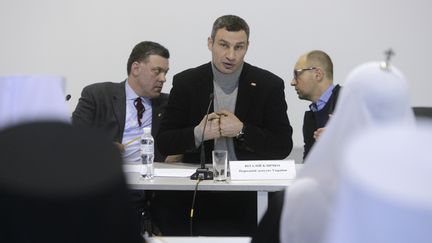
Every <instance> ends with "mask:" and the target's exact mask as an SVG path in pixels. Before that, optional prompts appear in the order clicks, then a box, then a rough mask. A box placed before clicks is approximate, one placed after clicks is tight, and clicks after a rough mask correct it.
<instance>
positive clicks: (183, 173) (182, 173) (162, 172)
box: [123, 164, 196, 177]
mask: <svg viewBox="0 0 432 243" xmlns="http://www.w3.org/2000/svg"><path fill="white" fill-rule="evenodd" d="M141 166H142V165H141V164H124V165H123V171H124V172H125V173H130V172H137V173H140V170H141ZM195 171H196V170H195V169H168V168H155V169H154V172H155V176H159V177H189V176H191V175H192V174H193V173H195Z"/></svg>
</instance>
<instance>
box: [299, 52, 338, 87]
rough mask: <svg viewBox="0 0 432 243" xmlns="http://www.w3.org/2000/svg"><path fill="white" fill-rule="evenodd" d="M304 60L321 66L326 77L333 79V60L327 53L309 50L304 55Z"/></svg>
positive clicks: (309, 63)
mask: <svg viewBox="0 0 432 243" xmlns="http://www.w3.org/2000/svg"><path fill="white" fill-rule="evenodd" d="M306 62H307V64H308V65H313V66H319V67H322V68H323V69H324V71H325V72H326V76H327V78H328V79H330V80H333V62H332V60H331V59H330V57H329V55H327V53H325V52H323V51H320V50H314V51H311V52H309V53H308V54H307V55H306Z"/></svg>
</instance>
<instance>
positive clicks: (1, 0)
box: [0, 0, 432, 146]
mask: <svg viewBox="0 0 432 243" xmlns="http://www.w3.org/2000/svg"><path fill="white" fill-rule="evenodd" d="M431 10H432V2H431V1H430V0H411V1H401V0H382V1H380V0H362V1H350V0H328V1H320V0H309V1H290V0H261V1H254V0H218V1H205V0H165V1H164V0H154V1H145V0H123V1H113V0H73V1H72V0H71V1H61V0H37V1H33V0H0V33H1V35H0V36H1V38H0V43H1V45H0V55H1V57H0V75H9V74H34V73H38V74H40V73H45V74H59V75H63V76H65V77H66V79H67V82H68V83H67V92H68V93H70V94H71V95H72V99H71V101H70V107H71V110H73V109H74V107H75V105H76V104H77V102H78V98H79V96H80V92H81V90H82V88H83V87H84V86H85V85H88V84H90V83H94V82H101V81H115V82H118V81H121V80H123V79H125V77H126V61H127V58H128V56H129V53H130V51H131V49H132V47H133V46H134V45H135V44H136V43H138V42H140V41H142V40H153V41H156V42H160V43H161V44H163V45H165V46H166V47H167V48H168V49H169V50H170V52H171V55H172V56H171V59H170V66H171V69H170V73H169V75H168V82H167V83H166V85H165V87H164V92H169V90H170V89H171V79H172V76H173V74H175V73H177V72H179V71H181V70H183V69H186V68H189V67H194V66H197V65H200V64H202V63H204V62H207V61H209V60H210V53H209V51H208V50H207V46H206V41H207V37H208V36H209V34H210V31H211V25H212V23H213V21H214V20H215V19H216V18H217V17H219V16H220V15H224V14H236V15H239V16H241V17H243V18H244V19H245V20H246V21H247V22H248V23H249V25H250V27H251V37H250V41H251V45H250V48H249V51H248V54H247V55H246V61H248V62H250V63H252V64H254V65H257V66H261V67H263V68H266V69H268V70H270V71H272V72H274V73H276V74H277V75H279V76H281V77H282V78H283V79H284V80H285V85H286V100H287V103H288V115H289V117H290V120H291V123H292V125H293V128H294V143H295V145H296V146H302V143H303V142H302V141H303V139H302V134H301V125H302V119H303V112H304V110H305V109H307V105H308V102H306V101H300V100H299V99H298V98H297V96H296V93H295V92H294V91H293V89H292V88H291V87H290V85H289V82H290V81H291V78H292V67H293V65H294V63H295V62H296V59H297V57H298V56H299V55H300V54H302V53H304V52H306V51H309V50H312V49H322V50H324V51H326V52H328V53H329V54H330V56H331V57H332V59H333V61H334V65H335V82H336V83H341V84H343V80H344V79H345V77H346V75H347V74H348V72H349V71H350V70H351V69H352V68H353V67H355V66H356V65H358V64H360V63H363V62H365V61H373V60H382V59H383V51H384V50H385V49H387V48H389V47H392V48H393V49H394V50H395V52H396V57H395V58H394V60H393V63H394V64H395V65H396V66H398V67H399V68H400V69H401V70H402V71H403V72H404V73H405V74H406V76H407V77H408V79H409V81H410V84H411V89H412V99H411V101H412V105H428V106H432V99H431V98H430V90H431V87H432V85H431V81H432V80H431V78H430V76H429V71H430V69H431V68H432V61H431V57H432V28H431V23H432V15H431V14H430V11H431Z"/></svg>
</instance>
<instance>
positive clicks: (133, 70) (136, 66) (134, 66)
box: [131, 62, 140, 76]
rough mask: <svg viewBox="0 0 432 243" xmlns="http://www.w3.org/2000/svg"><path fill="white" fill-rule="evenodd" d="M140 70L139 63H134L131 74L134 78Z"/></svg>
mask: <svg viewBox="0 0 432 243" xmlns="http://www.w3.org/2000/svg"><path fill="white" fill-rule="evenodd" d="M139 68H140V66H139V62H133V63H132V65H131V74H132V75H134V76H136V75H138V72H139Z"/></svg>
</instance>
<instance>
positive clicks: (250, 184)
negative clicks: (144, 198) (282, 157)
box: [126, 163, 301, 223]
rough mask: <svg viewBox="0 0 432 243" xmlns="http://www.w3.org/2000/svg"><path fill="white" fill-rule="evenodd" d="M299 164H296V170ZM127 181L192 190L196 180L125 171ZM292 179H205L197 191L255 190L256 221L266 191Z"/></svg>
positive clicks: (180, 165) (281, 187)
mask: <svg viewBox="0 0 432 243" xmlns="http://www.w3.org/2000/svg"><path fill="white" fill-rule="evenodd" d="M198 166H199V165H197V164H185V163H174V164H173V163H155V168H172V169H176V168H178V169H182V168H183V169H184V168H189V169H190V168H198ZM300 168H301V165H296V170H297V171H298V170H299V169H300ZM126 179H127V183H128V185H129V188H131V189H136V190H166V191H193V190H195V185H196V180H191V179H189V178H188V177H187V178H186V177H154V179H152V180H145V179H143V178H142V177H141V175H140V174H139V173H134V172H127V173H126ZM293 181H294V180H256V181H255V180H253V181H252V180H250V181H231V180H228V181H226V182H222V183H221V182H213V180H205V181H202V182H200V184H199V186H198V190H199V191H256V192H257V223H258V222H259V221H260V219H261V217H262V216H263V215H264V213H265V212H266V210H267V205H268V193H269V192H276V191H281V190H284V189H285V188H286V187H287V186H290V185H291V184H292V183H293Z"/></svg>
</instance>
